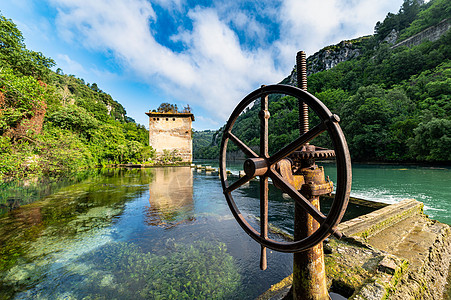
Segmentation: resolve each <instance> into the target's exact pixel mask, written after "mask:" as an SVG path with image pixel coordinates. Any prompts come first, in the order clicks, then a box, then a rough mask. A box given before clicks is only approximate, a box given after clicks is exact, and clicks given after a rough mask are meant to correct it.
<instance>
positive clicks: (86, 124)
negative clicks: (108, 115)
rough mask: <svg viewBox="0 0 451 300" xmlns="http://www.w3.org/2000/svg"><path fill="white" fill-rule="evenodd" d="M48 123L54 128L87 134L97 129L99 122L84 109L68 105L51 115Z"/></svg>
mask: <svg viewBox="0 0 451 300" xmlns="http://www.w3.org/2000/svg"><path fill="white" fill-rule="evenodd" d="M47 118H48V121H49V122H51V123H52V124H53V125H54V126H58V127H60V128H64V129H69V130H71V131H74V132H77V133H79V134H85V133H87V132H88V131H89V130H90V129H91V130H92V129H94V130H95V129H96V128H97V127H98V126H99V121H98V120H97V119H95V118H94V117H93V116H91V114H90V113H89V112H87V111H86V110H85V109H84V108H83V107H79V106H76V105H68V106H65V107H62V108H61V109H60V110H58V111H56V112H54V113H53V114H51V115H49V116H48V117H47Z"/></svg>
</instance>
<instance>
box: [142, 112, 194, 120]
mask: <svg viewBox="0 0 451 300" xmlns="http://www.w3.org/2000/svg"><path fill="white" fill-rule="evenodd" d="M146 115H148V116H149V118H153V117H159V118H169V117H171V118H172V117H177V118H191V121H194V115H193V114H192V113H180V112H177V113H173V112H152V111H149V112H146Z"/></svg>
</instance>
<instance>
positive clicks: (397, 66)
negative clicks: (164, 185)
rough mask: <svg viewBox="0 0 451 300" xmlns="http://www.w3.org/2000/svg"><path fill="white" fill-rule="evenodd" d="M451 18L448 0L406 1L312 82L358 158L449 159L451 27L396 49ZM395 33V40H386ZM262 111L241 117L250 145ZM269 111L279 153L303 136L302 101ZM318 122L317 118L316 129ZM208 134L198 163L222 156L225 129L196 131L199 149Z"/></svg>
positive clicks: (274, 103) (273, 105) (237, 130)
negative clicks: (353, 50) (337, 118)
mask: <svg viewBox="0 0 451 300" xmlns="http://www.w3.org/2000/svg"><path fill="white" fill-rule="evenodd" d="M449 16H451V2H450V1H448V0H431V1H429V2H428V3H423V1H419V0H405V1H404V3H403V5H402V6H401V8H400V10H399V12H398V13H397V14H392V13H389V14H388V15H387V17H386V18H385V19H384V20H383V21H382V22H378V23H377V24H376V26H375V34H374V35H372V36H367V37H362V38H358V39H355V40H352V41H347V43H346V44H347V45H348V46H349V45H351V46H352V47H354V48H358V50H359V55H358V56H357V57H354V58H352V59H349V60H347V61H343V62H341V63H339V64H338V65H336V66H334V67H333V68H331V69H328V70H323V71H320V72H316V73H313V74H311V75H310V76H309V77H308V91H309V92H310V93H312V94H313V95H315V96H316V97H317V98H318V99H320V100H321V101H323V102H324V103H325V104H326V106H327V107H329V109H330V110H331V111H332V112H333V113H336V114H338V115H339V116H340V118H341V122H340V124H341V126H342V128H343V131H344V133H345V136H346V138H347V142H348V145H349V148H350V152H351V156H352V158H353V160H354V161H374V162H435V163H449V162H451V151H449V149H451V62H450V57H451V30H448V31H447V32H446V33H445V34H443V35H442V36H441V37H440V38H439V39H438V40H435V41H427V40H426V41H423V42H422V43H421V44H419V45H414V46H410V47H407V46H400V47H393V44H395V43H399V42H400V41H403V40H406V39H407V38H409V37H411V36H413V35H415V34H417V33H419V32H421V31H423V30H424V29H427V28H430V27H431V26H435V25H437V24H439V23H440V22H442V21H443V20H447V19H448V18H449ZM447 22H449V19H448V20H447ZM393 33H394V34H395V35H396V36H397V38H396V40H395V42H394V43H389V42H387V41H386V40H387V39H386V37H387V36H388V35H390V34H393ZM340 45H343V43H341V44H339V45H336V46H329V47H327V49H329V50H337V51H338V50H340V49H339V47H340ZM292 77H293V74H292V75H291V76H289V77H287V78H286V79H284V80H283V81H282V82H281V83H283V84H290V83H291V82H293V80H292ZM249 92H250V91H249ZM258 107H259V105H254V107H250V108H248V109H247V111H246V112H245V113H243V114H242V115H240V117H239V118H238V121H237V123H235V126H234V131H233V132H234V134H235V135H237V136H238V137H239V138H240V139H241V140H242V141H244V142H246V143H247V144H248V145H249V146H251V147H258V145H259V136H258V135H259V121H258V117H257V115H258V114H257V109H258ZM269 110H270V113H271V118H270V119H269V126H270V131H269V143H270V144H269V146H270V151H271V149H272V151H276V150H277V149H280V147H282V146H284V145H286V144H287V143H289V142H291V141H293V140H294V139H295V138H296V137H297V136H298V135H299V132H298V125H297V124H298V123H297V122H298V103H297V99H294V98H292V97H282V96H280V97H272V98H271V99H270V103H269ZM311 115H312V114H311ZM315 121H317V119H316V118H315V117H314V116H312V117H311V118H310V123H311V125H314V124H315ZM206 136H210V143H209V145H207V146H204V147H197V148H196V149H195V151H194V157H195V158H217V157H218V156H219V155H218V153H219V152H218V151H219V146H220V145H219V144H220V142H221V136H222V129H219V130H218V131H216V132H213V133H211V132H210V133H208V134H207V133H202V132H195V134H194V144H196V143H197V140H198V139H201V140H202V143H205V137H206ZM318 140H319V141H317V140H315V141H314V143H315V145H317V146H321V144H323V146H328V145H327V144H328V142H327V140H326V139H325V138H322V137H321V136H320V137H319V138H318ZM317 143H319V145H318V144H317ZM199 144H201V143H199ZM230 150H234V148H233V147H232V148H231V149H230Z"/></svg>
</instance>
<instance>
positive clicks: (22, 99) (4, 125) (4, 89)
mask: <svg viewBox="0 0 451 300" xmlns="http://www.w3.org/2000/svg"><path fill="white" fill-rule="evenodd" d="M0 97H1V98H2V100H3V101H1V100H0V135H2V134H4V133H5V132H6V131H7V130H8V129H10V128H14V127H16V126H18V125H19V124H20V123H21V122H22V121H24V120H26V119H28V118H30V117H32V116H33V115H34V114H35V113H36V111H37V110H39V109H42V108H43V107H44V106H45V102H46V100H47V99H48V98H50V97H51V95H50V94H49V93H48V92H47V91H46V89H45V88H44V87H43V86H41V85H40V84H39V82H38V81H37V80H36V79H34V78H33V77H31V76H18V75H15V74H14V72H13V70H11V69H9V68H1V69H0ZM2 102H3V103H2Z"/></svg>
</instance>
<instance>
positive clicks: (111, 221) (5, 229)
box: [0, 168, 292, 299]
mask: <svg viewBox="0 0 451 300" xmlns="http://www.w3.org/2000/svg"><path fill="white" fill-rule="evenodd" d="M252 187H253V185H251V186H250V187H249V188H250V189H252ZM240 192H241V191H240ZM252 200H255V199H252ZM250 214H252V212H250ZM253 220H255V217H253V218H251V219H250V221H251V222H253ZM0 246H1V248H0V249H1V250H0V251H1V253H0V299H4V298H5V299H9V298H12V299H94V298H95V299H106V298H111V299H131V298H132V299H159V298H161V299H171V298H172V299H253V298H255V297H256V296H257V295H259V294H260V293H262V292H264V291H265V290H266V289H268V288H269V287H270V285H271V284H274V283H276V282H278V281H280V280H281V279H283V278H284V277H286V276H288V275H289V274H290V273H291V270H292V258H291V255H289V254H282V253H277V252H272V251H270V252H269V253H268V264H269V266H270V267H269V268H268V270H266V271H260V270H259V268H258V265H259V257H258V255H259V252H260V250H259V245H258V244H257V243H255V242H254V241H252V240H251V239H250V238H249V237H248V236H247V235H246V234H245V233H244V232H243V231H242V230H241V228H239V227H238V225H237V224H236V222H235V220H234V219H233V217H232V216H231V214H230V212H229V209H228V207H227V205H226V203H225V199H224V197H223V195H222V191H221V189H220V182H219V180H218V178H217V176H207V175H205V174H199V173H197V172H193V171H192V170H191V169H190V168H155V169H143V170H137V169H135V170H124V169H123V170H110V171H107V172H99V173H97V174H96V175H94V176H92V177H90V178H89V179H86V180H84V181H82V182H79V183H76V184H73V185H69V186H66V187H62V188H60V189H59V190H58V191H56V192H54V193H51V194H50V195H48V196H46V197H44V198H43V199H41V200H39V201H36V202H34V203H32V204H29V205H24V206H21V207H19V208H17V209H15V210H13V211H11V212H9V213H6V214H3V215H2V216H0Z"/></svg>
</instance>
